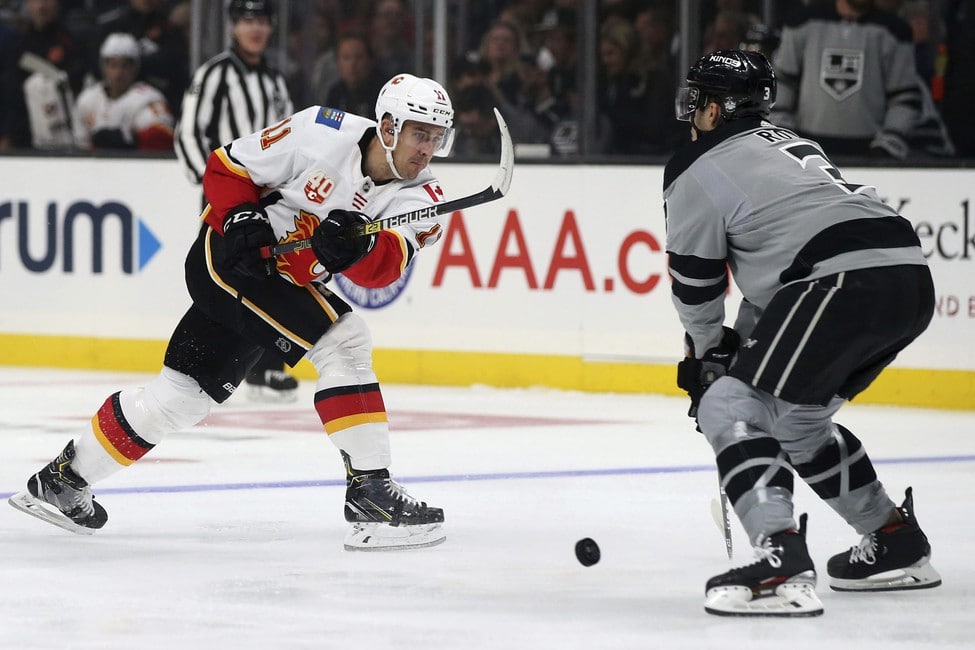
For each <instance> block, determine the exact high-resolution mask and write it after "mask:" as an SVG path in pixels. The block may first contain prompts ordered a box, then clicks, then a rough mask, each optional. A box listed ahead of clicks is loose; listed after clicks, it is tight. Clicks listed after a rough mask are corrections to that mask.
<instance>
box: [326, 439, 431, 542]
mask: <svg viewBox="0 0 975 650" xmlns="http://www.w3.org/2000/svg"><path fill="white" fill-rule="evenodd" d="M342 460H343V461H344V462H345V471H346V485H347V487H346V490H345V520H346V521H348V522H350V523H351V524H352V529H351V530H350V532H349V533H348V535H346V537H345V550H347V551H388V550H396V549H405V548H423V547H426V546H436V545H437V544H440V543H442V542H443V541H444V540H445V539H446V538H447V537H446V535H445V534H444V532H443V530H442V528H443V526H442V525H443V510H441V509H440V508H432V507H430V506H428V505H427V504H426V503H423V502H422V501H417V500H416V499H414V498H413V497H411V496H410V495H409V494H407V493H406V490H405V489H404V488H403V486H402V485H400V484H399V483H397V482H396V481H394V480H393V479H391V478H389V470H385V469H378V470H370V471H359V470H356V469H353V468H352V464H351V462H350V460H349V456H348V455H347V454H346V453H345V452H342Z"/></svg>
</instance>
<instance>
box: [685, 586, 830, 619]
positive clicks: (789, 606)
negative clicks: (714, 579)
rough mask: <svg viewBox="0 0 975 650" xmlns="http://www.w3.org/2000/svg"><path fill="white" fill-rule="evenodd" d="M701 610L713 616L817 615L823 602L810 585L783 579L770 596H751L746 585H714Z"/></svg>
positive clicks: (820, 612)
mask: <svg viewBox="0 0 975 650" xmlns="http://www.w3.org/2000/svg"><path fill="white" fill-rule="evenodd" d="M704 611H706V612H707V613H708V614H714V615H716V616H778V617H800V616H820V615H821V614H822V613H823V603H822V602H821V601H820V600H819V596H817V595H816V589H815V587H814V585H812V584H810V583H808V582H787V583H784V584H781V585H779V586H778V587H777V588H776V589H775V594H774V595H772V596H763V597H760V598H754V597H753V595H752V590H751V589H749V588H748V587H715V588H714V589H711V590H709V591H708V593H707V600H706V601H705V603H704Z"/></svg>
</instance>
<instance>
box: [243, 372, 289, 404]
mask: <svg viewBox="0 0 975 650" xmlns="http://www.w3.org/2000/svg"><path fill="white" fill-rule="evenodd" d="M244 382H245V383H246V384H247V396H248V397H250V398H251V399H252V400H254V401H255V402H294V401H296V400H297V399H298V380H297V379H295V378H294V377H292V376H291V375H289V374H288V373H286V372H284V371H283V370H252V371H251V372H249V373H247V377H245V379H244Z"/></svg>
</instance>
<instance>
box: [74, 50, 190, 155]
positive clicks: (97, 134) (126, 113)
mask: <svg viewBox="0 0 975 650" xmlns="http://www.w3.org/2000/svg"><path fill="white" fill-rule="evenodd" d="M99 61H100V62H101V69H102V77H103V79H102V81H101V82H99V83H97V84H94V85H91V86H88V87H87V88H86V89H85V90H83V91H82V92H81V94H80V95H79V96H78V101H77V102H76V104H75V113H74V117H73V131H74V138H75V143H76V144H77V145H78V146H79V147H80V148H82V149H138V150H141V151H167V150H172V148H173V114H172V113H171V112H170V110H169V105H168V104H167V103H166V98H165V97H163V94H162V93H161V92H159V90H157V89H156V88H154V87H152V86H150V85H149V84H147V83H145V82H143V81H136V77H137V75H138V74H139V61H140V54H139V44H138V43H136V40H135V38H134V37H133V36H132V35H131V34H123V33H117V34H109V35H108V37H106V38H105V42H104V43H102V46H101V49H100V50H99Z"/></svg>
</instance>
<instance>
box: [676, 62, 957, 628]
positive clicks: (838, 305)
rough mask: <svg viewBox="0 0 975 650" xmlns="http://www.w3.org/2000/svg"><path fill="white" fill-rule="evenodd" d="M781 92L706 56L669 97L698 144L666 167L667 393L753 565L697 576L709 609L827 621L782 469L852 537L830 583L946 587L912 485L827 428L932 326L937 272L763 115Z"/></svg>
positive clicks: (910, 241)
mask: <svg viewBox="0 0 975 650" xmlns="http://www.w3.org/2000/svg"><path fill="white" fill-rule="evenodd" d="M775 97H776V82H775V75H774V74H773V72H772V68H771V67H770V66H769V64H768V61H767V60H766V59H765V57H764V56H763V55H761V54H759V53H757V52H745V51H741V50H723V51H719V52H714V53H711V54H709V55H706V56H704V57H703V58H701V59H700V60H699V61H698V62H697V63H696V64H694V66H692V67H691V69H690V71H689V72H688V75H687V85H686V87H684V88H682V89H680V91H679V92H678V96H677V102H676V104H677V114H678V118H679V119H682V120H687V121H689V122H690V124H691V129H690V130H691V139H692V142H690V143H688V145H687V146H686V147H684V148H683V149H682V150H680V151H679V152H677V153H676V154H675V155H674V157H673V158H672V159H671V160H670V161H669V162H668V164H667V167H666V170H665V172H664V203H665V210H666V219H667V252H668V257H669V265H670V274H671V276H672V278H673V285H672V289H673V302H674V306H675V307H676V309H677V313H678V315H679V316H680V320H681V323H682V324H683V326H684V329H685V330H686V337H685V353H686V357H685V359H684V360H683V361H681V362H680V364H678V371H677V381H678V385H679V386H680V387H681V388H683V389H684V390H686V391H687V392H688V394H689V396H690V398H691V409H690V412H689V415H692V416H694V417H695V418H696V420H697V423H698V427H699V430H700V431H702V432H703V433H704V436H705V437H706V438H707V440H708V442H709V443H710V444H711V446H712V447H713V449H714V452H715V455H716V457H717V466H718V472H719V475H720V478H721V485H722V487H723V488H724V490H725V492H726V493H727V495H728V497H729V499H730V500H731V502H732V503H733V504H734V510H735V513H736V515H737V516H738V518H739V519H740V520H741V523H742V526H743V527H744V529H745V531H746V532H747V533H748V537H749V540H751V542H752V544H753V545H754V547H755V549H756V554H757V561H756V562H755V563H754V564H750V565H748V566H745V567H742V568H738V569H733V570H731V571H728V572H727V573H724V574H721V575H718V576H715V577H713V578H711V579H710V580H709V581H708V582H707V585H706V587H705V591H706V604H705V609H706V610H707V611H708V612H709V613H712V614H718V615H729V616H815V615H817V614H821V613H822V611H823V608H822V604H821V602H820V601H819V598H818V596H817V595H816V592H815V584H816V570H815V566H814V563H813V561H812V559H811V557H810V555H809V552H808V549H807V547H806V537H805V515H802V516H801V517H799V523H798V524H797V522H796V519H795V516H794V513H793V501H792V500H793V480H794V479H793V472H795V473H797V474H798V475H799V476H800V477H801V478H802V479H803V480H805V481H806V483H808V484H809V486H810V487H811V488H812V489H813V491H814V492H816V494H817V495H819V496H820V497H821V498H822V499H823V500H824V501H825V502H826V503H827V504H829V505H830V507H832V508H833V509H834V510H835V511H836V512H837V513H838V514H839V515H840V516H841V517H842V518H843V519H844V520H845V521H846V522H847V523H849V524H850V525H851V526H852V527H853V528H854V529H855V530H856V532H858V533H860V534H861V535H862V536H863V537H862V539H861V541H860V543H859V544H858V545H857V546H854V547H853V548H852V549H851V550H849V551H846V552H844V553H839V554H837V555H834V556H833V557H832V558H830V560H829V562H828V563H827V573H828V574H829V584H830V586H831V587H832V588H833V589H835V590H839V591H886V590H902V589H921V588H926V587H936V586H937V585H939V584H941V578H940V576H939V575H938V573H937V571H935V570H934V568H933V567H932V566H931V564H930V563H929V559H930V557H931V547H930V545H929V543H928V540H927V538H926V537H925V535H924V533H923V532H922V531H921V529H920V527H919V526H918V523H917V521H916V519H915V517H914V507H913V498H912V493H911V488H907V496H906V498H905V500H904V502H903V504H902V505H901V506H900V507H898V506H896V505H895V504H894V502H893V501H892V500H891V499H890V497H889V496H888V495H887V492H886V490H885V489H884V486H883V485H882V484H881V483H880V481H879V480H878V479H877V475H876V472H875V471H874V467H873V465H872V464H871V462H870V459H869V457H868V456H867V454H866V451H865V450H864V447H863V445H862V443H861V442H860V440H859V439H858V438H857V437H856V436H855V435H854V434H853V433H852V432H851V431H850V430H849V429H847V428H846V427H844V426H842V425H840V424H837V423H834V422H833V420H832V417H833V415H834V414H835V413H836V412H837V411H838V410H839V409H840V407H841V406H842V405H843V404H844V403H845V401H846V400H850V399H852V398H853V397H854V396H856V395H857V394H858V393H860V392H861V391H863V390H864V389H865V388H866V387H867V386H869V385H870V383H871V382H873V380H874V379H876V377H877V376H878V375H879V374H880V373H881V371H882V370H883V369H884V368H885V367H886V366H887V365H888V364H890V362H891V361H893V359H894V357H895V356H896V355H897V353H898V352H900V351H901V350H902V349H904V348H905V347H906V346H907V345H908V344H910V342H911V341H913V340H914V339H915V338H916V337H917V336H918V335H920V334H921V332H923V331H924V329H925V328H926V327H927V325H928V323H929V322H930V320H931V316H932V314H933V309H934V286H933V283H932V280H931V274H930V272H929V270H928V267H927V263H926V261H925V259H924V255H923V254H922V251H921V248H920V242H919V241H918V238H917V235H916V234H915V232H914V230H913V228H912V226H911V224H910V222H908V221H907V220H906V219H904V218H903V217H901V216H899V215H898V214H897V213H896V212H894V210H893V209H892V208H890V207H889V206H888V205H886V204H884V203H883V202H881V201H880V199H879V198H878V196H877V193H876V192H875V190H874V189H873V188H871V187H868V186H863V185H855V184H852V183H850V182H848V181H847V180H845V179H844V178H843V176H842V175H841V173H840V171H839V170H838V169H836V168H835V167H834V166H833V165H832V164H831V163H830V161H829V159H828V158H827V155H826V153H825V152H824V151H823V150H822V148H821V147H820V146H819V145H818V144H817V143H816V142H814V141H812V140H808V139H805V138H800V137H799V136H797V135H796V134H795V133H793V132H792V131H789V130H787V129H783V128H779V127H776V126H775V125H773V124H771V123H770V122H768V121H767V120H766V118H767V117H768V115H769V109H770V107H771V106H772V104H773V103H774V102H775ZM729 268H730V271H731V275H732V276H733V277H734V280H735V283H736V284H737V286H738V288H739V289H740V290H741V293H742V294H743V296H744V301H743V303H742V304H741V306H740V308H739V313H738V318H737V320H736V322H735V324H734V328H729V327H725V326H723V324H724V320H725V309H724V301H725V297H726V292H727V288H728V269H729Z"/></svg>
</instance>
